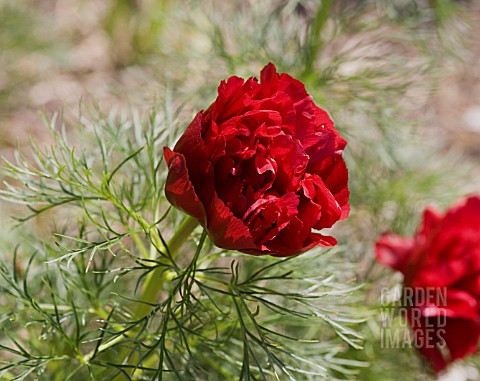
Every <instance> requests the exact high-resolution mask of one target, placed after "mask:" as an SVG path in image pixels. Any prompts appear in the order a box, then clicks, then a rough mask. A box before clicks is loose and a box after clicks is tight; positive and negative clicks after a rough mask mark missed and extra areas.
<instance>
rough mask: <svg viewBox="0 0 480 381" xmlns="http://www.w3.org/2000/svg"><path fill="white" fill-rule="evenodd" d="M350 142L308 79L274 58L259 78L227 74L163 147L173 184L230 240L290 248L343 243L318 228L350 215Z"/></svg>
mask: <svg viewBox="0 0 480 381" xmlns="http://www.w3.org/2000/svg"><path fill="white" fill-rule="evenodd" d="M345 145H346V142H345V140H344V139H342V138H341V137H340V135H339V133H338V132H337V131H336V130H335V128H334V126H333V122H332V120H331V119H330V118H329V116H328V115H327V113H326V112H325V111H323V110H322V109H320V108H319V107H317V106H316V105H315V104H314V103H313V101H312V97H311V96H310V95H309V94H308V93H307V92H306V91H305V87H304V86H303V84H302V83H301V82H299V81H297V80H296V79H294V78H292V77H290V76H289V75H287V74H277V72H276V69H275V66H274V65H273V64H271V63H270V64H268V65H267V66H266V67H265V68H264V69H263V70H262V72H261V74H260V82H259V81H258V80H257V79H256V78H253V77H251V78H249V79H247V80H246V81H245V80H243V79H241V78H238V77H230V78H229V79H228V80H227V81H222V82H221V83H220V86H219V87H218V96H217V99H216V100H215V102H213V103H212V105H211V106H210V107H209V108H208V109H207V110H206V111H200V112H199V113H198V114H197V116H196V117H195V119H194V120H193V121H192V122H191V123H190V125H189V126H188V128H187V130H186V131H185V133H184V134H183V135H182V136H181V138H180V140H179V141H178V143H177V144H176V145H175V148H174V149H173V151H172V150H170V149H169V148H167V147H165V148H164V156H165V159H166V161H167V164H168V167H169V172H168V177H167V183H166V188H165V193H166V196H167V199H168V200H169V201H170V203H172V205H174V206H175V207H177V208H179V209H181V210H183V211H184V212H186V213H187V214H189V215H191V216H192V217H194V218H196V219H197V220H198V221H199V223H200V224H201V225H202V226H203V227H204V228H205V229H206V230H207V232H208V234H209V236H210V238H211V240H212V241H213V242H214V243H215V244H216V245H217V246H219V247H222V248H225V249H234V250H239V251H242V252H245V253H250V254H259V255H261V254H270V255H276V256H290V255H295V254H299V253H302V252H304V251H307V250H309V249H311V248H312V247H314V246H316V245H321V246H334V245H335V244H336V243H337V242H336V240H335V239H334V238H333V237H329V236H325V235H322V234H320V233H319V232H316V231H318V230H321V229H324V228H329V227H331V226H332V225H333V224H334V223H335V222H337V221H338V220H340V219H343V218H346V217H347V215H348V212H349V205H348V197H349V191H348V187H347V180H348V172H347V168H346V166H345V162H344V161H343V158H342V152H343V149H344V147H345ZM312 229H314V230H316V231H312Z"/></svg>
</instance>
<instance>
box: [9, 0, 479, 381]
mask: <svg viewBox="0 0 480 381" xmlns="http://www.w3.org/2000/svg"><path fill="white" fill-rule="evenodd" d="M479 36H480V1H478V0H471V1H466V0H465V1H453V0H430V1H427V0H392V1H387V0H337V1H319V0H238V1H223V0H205V1H194V0H180V1H178V0H177V1H174V0H103V1H98V0H15V1H11V0H0V154H1V155H3V156H4V157H6V158H7V159H12V158H13V157H14V150H15V149H16V148H20V149H22V148H25V147H26V146H27V145H28V143H29V140H30V139H33V140H35V141H36V142H37V143H38V144H39V145H40V146H42V145H43V146H47V145H48V144H49V143H50V137H49V136H50V135H49V134H48V131H47V129H46V128H45V127H44V123H43V122H42V119H41V116H40V114H41V113H45V114H46V115H47V116H48V117H51V116H52V115H53V114H55V113H58V114H60V115H62V116H63V120H64V121H65V124H66V125H67V129H68V130H75V128H78V126H79V124H78V123H77V121H78V116H79V109H80V107H81V104H98V107H99V109H100V110H103V112H105V113H107V114H108V113H112V112H114V113H115V112H116V113H122V112H130V111H131V110H135V111H137V112H138V113H140V114H142V113H146V112H148V110H150V109H151V108H152V107H153V105H154V104H156V102H157V99H162V100H167V102H168V103H169V104H170V105H171V106H172V109H174V110H178V112H177V113H176V114H175V115H173V116H172V118H178V119H179V120H181V121H184V122H185V125H187V123H188V121H189V120H190V119H191V117H192V115H193V114H194V113H195V112H196V111H197V110H199V109H201V108H206V107H208V105H209V104H210V103H211V101H213V99H214V97H215V89H216V87H217V85H218V83H219V81H220V80H221V79H224V78H226V77H228V76H230V75H239V76H243V77H247V76H251V75H256V74H257V73H258V72H259V70H260V69H261V68H262V67H263V66H264V65H265V64H266V63H267V62H269V61H271V62H274V63H275V64H276V65H277V67H278V69H279V71H285V72H288V73H289V74H291V75H293V76H294V77H297V78H299V79H301V80H302V81H303V82H304V83H305V85H306V88H307V90H308V91H309V92H310V93H311V94H312V96H313V97H314V99H315V101H316V103H317V104H318V105H319V106H321V107H322V108H324V109H326V110H327V111H328V112H329V113H330V115H331V116H332V118H333V119H334V120H335V123H336V126H337V128H338V129H339V130H340V131H341V133H342V135H344V136H345V137H346V139H347V140H348V142H349V145H348V148H347V151H346V157H347V160H348V163H349V170H350V189H351V193H352V196H351V202H352V214H351V217H350V218H349V220H348V221H345V222H344V223H343V225H342V227H341V228H339V229H338V233H337V235H338V236H339V240H340V241H341V242H343V243H344V244H345V245H346V246H345V247H346V248H347V249H346V250H344V254H343V255H344V256H345V260H348V261H350V262H352V263H354V264H355V266H356V269H357V274H356V275H357V279H358V281H359V282H364V283H365V284H366V285H367V286H366V287H365V301H366V302H367V304H368V303H371V304H375V303H378V289H379V288H380V287H382V286H383V285H389V284H392V282H393V283H394V282H395V281H398V279H397V278H393V279H392V277H390V276H389V275H390V274H391V273H390V272H389V271H388V270H385V269H382V268H380V267H379V266H377V265H375V262H374V260H373V252H372V244H373V242H374V241H375V239H376V238H377V237H378V235H379V234H380V233H381V232H383V231H385V230H391V231H395V232H397V233H400V234H411V233H412V231H413V230H414V229H415V226H416V224H417V223H418V219H419V214H420V211H421V210H422V209H423V207H424V206H425V205H426V204H436V205H438V206H439V207H440V208H445V207H446V206H448V205H450V204H451V203H452V202H453V201H454V200H456V199H457V198H458V197H461V196H463V195H466V194H470V193H474V192H477V193H478V191H479V185H480V64H479V62H480V37H479ZM172 139H174V137H172ZM73 144H75V142H73ZM0 180H1V179H0ZM0 208H1V209H0V211H1V215H0V219H1V223H0V226H3V227H4V228H3V229H4V230H6V229H7V227H8V226H9V225H10V224H11V222H10V219H9V215H10V214H12V213H16V211H15V210H13V211H12V210H11V209H9V208H10V207H9V206H8V207H7V206H6V204H0ZM38 228H39V229H41V227H38ZM12 239H18V236H15V235H14V236H12ZM363 334H364V335H365V337H366V339H367V340H366V344H365V350H364V351H363V352H361V353H359V352H355V353H354V352H352V354H351V357H352V358H353V359H358V360H361V361H370V362H371V366H370V367H368V368H367V369H363V370H362V371H361V373H360V374H359V375H358V376H357V377H358V379H364V380H376V379H378V380H380V379H381V380H385V379H392V380H396V379H403V378H402V376H401V374H400V373H399V372H401V370H402V369H403V367H409V366H411V367H413V369H415V371H416V372H417V376H418V379H433V376H432V375H431V374H429V373H428V371H427V370H426V369H425V367H422V365H421V364H420V363H419V362H418V359H416V357H415V356H416V354H415V352H414V350H413V349H412V350H410V351H409V350H406V351H404V352H405V353H403V354H402V355H398V354H397V353H396V352H393V351H386V352H385V351H381V349H380V348H379V344H378V322H375V319H373V320H372V322H371V323H370V324H368V325H366V328H365V332H363ZM376 335H377V336H376ZM412 363H413V364H415V365H412ZM474 368H475V367H473V369H474ZM465 369H470V370H469V371H465ZM385 372H388V374H390V376H389V377H390V378H385V376H382V374H383V375H384V374H385ZM455 372H457V373H454V374H453V375H450V376H445V379H449V380H453V381H455V380H467V379H469V378H468V377H471V378H470V379H472V380H474V379H479V378H480V376H479V375H478V372H477V373H475V372H473V373H472V370H471V368H469V366H465V367H463V368H460V370H458V369H456V370H455ZM462 372H463V373H462ZM468 372H470V373H468ZM472 374H473V375H472ZM398 377H399V378H398ZM448 377H450V378H448ZM452 377H453V378H452ZM472 377H473V378H472ZM476 377H478V378H476Z"/></svg>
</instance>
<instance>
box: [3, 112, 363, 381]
mask: <svg viewBox="0 0 480 381" xmlns="http://www.w3.org/2000/svg"><path fill="white" fill-rule="evenodd" d="M95 113H97V114H95ZM93 115H96V118H95V119H93V120H86V119H85V118H83V117H82V118H81V120H82V122H81V125H80V126H79V127H80V128H78V130H79V131H82V135H83V137H82V139H78V138H77V139H76V141H83V142H86V143H88V142H89V141H90V140H91V138H92V136H93V137H94V139H93V141H94V144H92V145H89V144H90V143H89V144H86V145H78V144H77V146H76V148H75V149H74V148H73V147H72V146H70V145H69V144H68V140H67V133H66V129H67V128H66V127H65V126H64V127H62V129H61V130H60V131H57V130H55V128H54V127H53V125H55V123H53V122H50V121H48V120H45V121H46V124H47V126H48V127H49V129H50V132H51V134H52V137H53V144H52V145H51V146H50V147H49V148H48V149H44V150H41V149H40V148H39V147H37V146H36V145H35V143H34V142H32V144H33V153H34V154H35V156H34V158H33V159H30V160H29V159H27V158H26V157H25V156H22V155H20V154H19V155H18V156H17V161H16V163H11V162H6V165H5V167H4V171H5V172H6V174H7V175H8V177H9V178H11V179H15V181H13V180H10V182H9V184H7V188H6V189H5V190H2V191H1V194H2V196H3V197H4V198H6V199H8V200H10V201H13V202H17V203H20V204H26V205H27V206H28V208H29V210H30V213H29V214H28V215H27V216H26V217H24V218H20V219H19V222H20V223H22V225H20V227H18V228H17V230H14V232H16V234H18V229H23V227H24V226H25V224H26V223H31V221H29V220H36V219H42V218H44V217H42V216H44V215H49V216H54V219H55V220H60V219H61V218H65V219H66V220H68V221H69V222H68V223H66V224H60V226H58V223H56V222H55V223H54V224H49V226H48V227H47V229H48V230H49V231H51V232H52V233H53V240H52V239H47V240H46V242H45V243H42V242H41V241H37V240H36V238H34V237H31V238H30V239H28V240H27V242H24V243H22V244H20V245H19V246H18V249H17V250H15V251H14V253H15V254H14V256H13V259H12V263H13V264H12V265H10V266H8V265H7V264H6V263H4V264H2V266H1V275H2V278H3V282H2V287H4V289H5V292H4V296H3V298H4V299H5V301H4V303H2V305H3V306H2V309H4V311H5V313H6V316H10V317H9V318H7V319H5V320H4V321H3V322H2V325H3V329H4V332H5V334H7V332H9V333H8V335H7V337H6V338H5V340H2V348H3V349H4V350H5V351H8V352H9V353H10V355H9V356H8V359H7V361H5V365H4V366H3V367H2V368H0V369H2V370H3V371H5V372H7V371H8V373H4V374H8V375H10V376H12V377H17V378H13V379H22V377H24V376H25V377H27V376H28V375H37V376H38V377H40V379H42V377H46V379H58V380H64V379H85V377H91V378H92V379H95V380H104V379H105V380H106V379H111V378H112V377H114V378H115V377H120V378H119V379H122V377H121V376H120V375H122V376H123V377H124V378H126V379H129V378H131V379H134V378H138V377H139V378H140V379H141V378H143V377H146V378H148V379H150V378H152V377H153V378H155V379H156V378H158V379H165V380H169V379H182V380H183V379H185V380H188V379H191V380H199V379H208V378H209V377H213V378H218V379H232V378H238V377H240V379H246V380H247V379H264V380H268V379H271V378H272V377H274V378H277V379H282V378H284V377H288V378H289V379H318V378H328V377H329V375H331V374H332V372H336V373H339V374H343V375H344V376H345V377H349V375H353V374H355V369H356V368H357V367H358V366H363V365H364V363H362V362H358V361H351V360H348V359H345V358H342V353H343V352H344V351H345V350H346V348H347V347H348V346H352V347H354V348H360V347H361V336H360V335H359V334H358V333H357V331H356V330H355V329H354V328H353V327H354V326H355V325H358V324H359V323H361V321H362V319H361V318H359V317H357V316H356V314H357V313H358V310H357V309H355V308H353V303H354V302H355V300H356V299H357V298H358V295H359V291H358V287H357V286H355V284H354V283H352V281H354V278H353V271H352V269H351V268H349V265H348V264H347V263H342V262H339V261H338V260H336V259H335V258H336V257H337V256H338V251H332V252H324V253H319V252H318V250H315V251H314V252H312V253H311V254H308V255H304V256H301V257H298V258H289V259H286V260H278V259H273V258H263V257H262V258H254V257H251V256H245V255H239V254H234V253H230V252H224V251H219V250H218V249H216V248H214V247H213V246H212V245H211V244H210V243H207V238H206V234H205V233H204V232H203V233H202V232H200V231H199V232H197V233H196V234H194V235H193V236H192V237H191V238H189V239H188V241H189V244H188V246H186V245H183V246H182V250H181V251H179V253H178V254H177V255H176V256H174V255H173V254H174V253H173V252H174V251H175V250H174V249H173V245H174V244H173V241H174V239H175V238H172V239H171V240H170V241H169V242H170V244H167V243H166V240H165V238H164V237H167V236H168V235H171V232H172V231H174V232H177V234H178V233H179V232H180V231H181V228H178V227H176V225H177V223H176V221H177V220H178V217H179V216H178V214H179V213H177V212H174V211H173V210H171V209H170V208H168V206H167V205H168V203H167V202H166V200H165V198H164V195H163V191H162V188H163V183H164V180H165V173H166V168H165V166H164V165H163V159H162V157H161V156H160V155H159V153H160V152H161V147H162V146H163V145H164V144H166V140H167V139H168V136H169V135H171V134H172V133H175V132H174V130H172V128H173V127H172V126H168V127H167V125H166V124H165V118H164V116H163V115H162V113H159V112H157V111H153V112H152V114H151V115H149V116H148V117H147V118H145V119H141V118H139V117H138V115H136V114H134V115H133V118H132V120H128V119H123V120H120V121H119V120H116V119H115V118H114V117H113V116H111V117H107V116H102V115H98V111H95V112H94V113H93ZM175 245H176V244H175ZM177 246H179V245H177ZM7 252H8V251H7ZM17 252H19V254H17ZM34 252H36V255H34V254H33V253H34ZM24 259H28V261H29V264H28V266H27V267H26V269H25V270H24V271H23V274H20V273H19V272H18V266H19V264H21V263H22V262H23V260H24ZM306 268H310V269H314V270H315V269H322V271H321V272H319V271H312V272H311V274H308V273H306V272H305V271H303V270H302V269H306ZM340 268H343V270H342V271H341V272H340V273H338V270H339V269H340ZM32 272H34V274H32ZM149 277H154V279H153V280H151V282H154V283H153V284H154V285H156V286H157V287H159V288H161V291H162V292H161V296H160V298H159V299H154V300H152V301H148V300H144V299H142V294H141V293H140V291H139V290H141V289H142V287H145V284H146V283H148V282H149V281H148V278H149ZM33 290H35V291H33ZM143 295H145V294H143ZM13 305H16V307H15V308H14V309H11V308H12V306H13ZM145 305H147V308H146V309H145V308H144V307H143V306H145ZM13 311H14V312H13ZM138 311H142V313H140V314H139V313H138ZM143 311H145V313H143ZM29 314H31V316H29ZM24 321H29V322H30V323H29V325H28V329H29V332H28V336H27V337H24V335H22V331H21V330H20V329H19V328H20V326H21V325H22V324H23V322H24ZM42 375H45V376H42ZM52 377H54V378H52Z"/></svg>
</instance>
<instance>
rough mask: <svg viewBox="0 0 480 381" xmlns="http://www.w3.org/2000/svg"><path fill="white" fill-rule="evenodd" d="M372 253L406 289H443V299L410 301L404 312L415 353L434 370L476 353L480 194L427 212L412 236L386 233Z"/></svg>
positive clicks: (479, 330)
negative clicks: (442, 210)
mask: <svg viewBox="0 0 480 381" xmlns="http://www.w3.org/2000/svg"><path fill="white" fill-rule="evenodd" d="M376 253H377V259H378V261H379V262H381V263H383V264H384V265H387V266H389V267H391V268H393V269H395V270H398V271H400V272H402V273H403V274H404V286H405V287H408V288H410V289H413V290H415V291H422V290H427V289H437V290H439V292H443V291H442V290H445V291H446V295H444V297H442V298H421V299H422V300H417V301H416V300H415V299H414V300H413V305H412V306H410V307H409V310H408V313H407V318H408V320H409V323H410V326H411V327H412V330H413V332H414V335H415V336H422V340H418V342H423V344H424V345H422V346H421V347H420V348H419V350H420V351H421V353H423V355H425V356H426V357H427V358H428V359H429V360H430V362H431V364H432V367H433V369H434V370H435V371H437V372H438V371H440V370H442V369H443V368H445V367H446V366H447V365H448V363H450V362H452V361H454V360H456V359H460V358H462V357H465V356H466V355H468V354H470V353H472V352H474V351H475V349H476V348H477V343H478V341H479V337H480V196H472V197H470V198H468V199H465V200H462V201H460V202H459V203H457V204H456V205H454V206H453V207H452V208H450V209H449V210H448V211H447V212H446V213H445V214H441V213H438V212H437V211H435V210H433V209H431V208H427V209H426V210H425V212H424V214H423V223H422V224H421V226H420V228H419V230H418V232H417V234H416V235H415V236H414V237H412V238H403V237H398V236H395V235H384V236H383V237H382V238H381V239H380V240H379V241H378V242H377V244H376ZM411 294H413V295H415V294H417V295H420V294H421V293H419V292H411ZM439 300H442V302H441V303H439V302H438V301H439ZM432 329H433V335H431V334H429V333H428V330H432ZM439 330H442V332H438V331H439ZM435 331H437V332H435ZM429 335H430V339H431V340H430V343H429V342H428V341H427V340H425V338H427V336H429ZM428 344H430V345H428Z"/></svg>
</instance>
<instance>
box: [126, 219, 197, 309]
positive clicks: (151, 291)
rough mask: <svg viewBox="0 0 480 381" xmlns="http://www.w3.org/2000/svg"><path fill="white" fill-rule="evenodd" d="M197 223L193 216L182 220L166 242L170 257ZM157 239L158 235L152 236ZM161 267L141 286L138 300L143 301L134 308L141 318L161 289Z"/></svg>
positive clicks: (162, 278)
mask: <svg viewBox="0 0 480 381" xmlns="http://www.w3.org/2000/svg"><path fill="white" fill-rule="evenodd" d="M197 225H198V221H197V220H195V219H194V218H192V217H190V216H187V217H185V219H184V220H183V221H182V223H181V224H180V226H179V227H178V229H177V231H176V232H175V234H174V235H173V237H172V238H171V239H170V241H169V242H168V245H167V246H168V250H169V252H170V256H171V258H172V259H173V258H175V254H176V253H177V251H178V249H180V247H181V246H182V244H183V243H184V242H185V241H186V239H187V238H188V236H189V235H190V233H191V232H192V231H193V229H195V228H196V227H197ZM152 238H154V239H156V238H157V239H158V237H156V236H155V237H152ZM162 271H163V269H162V268H161V267H158V268H156V269H155V270H153V271H152V272H151V273H150V274H149V275H148V276H147V278H146V280H145V284H144V286H143V291H142V295H141V297H140V300H141V301H142V302H144V303H139V304H138V307H137V309H136V310H135V317H136V318H142V317H143V316H145V315H146V314H147V313H148V312H150V309H151V306H150V305H149V303H155V301H156V300H157V299H158V295H159V294H160V292H161V291H162V289H163V283H164V282H165V274H164V273H163V274H162Z"/></svg>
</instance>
